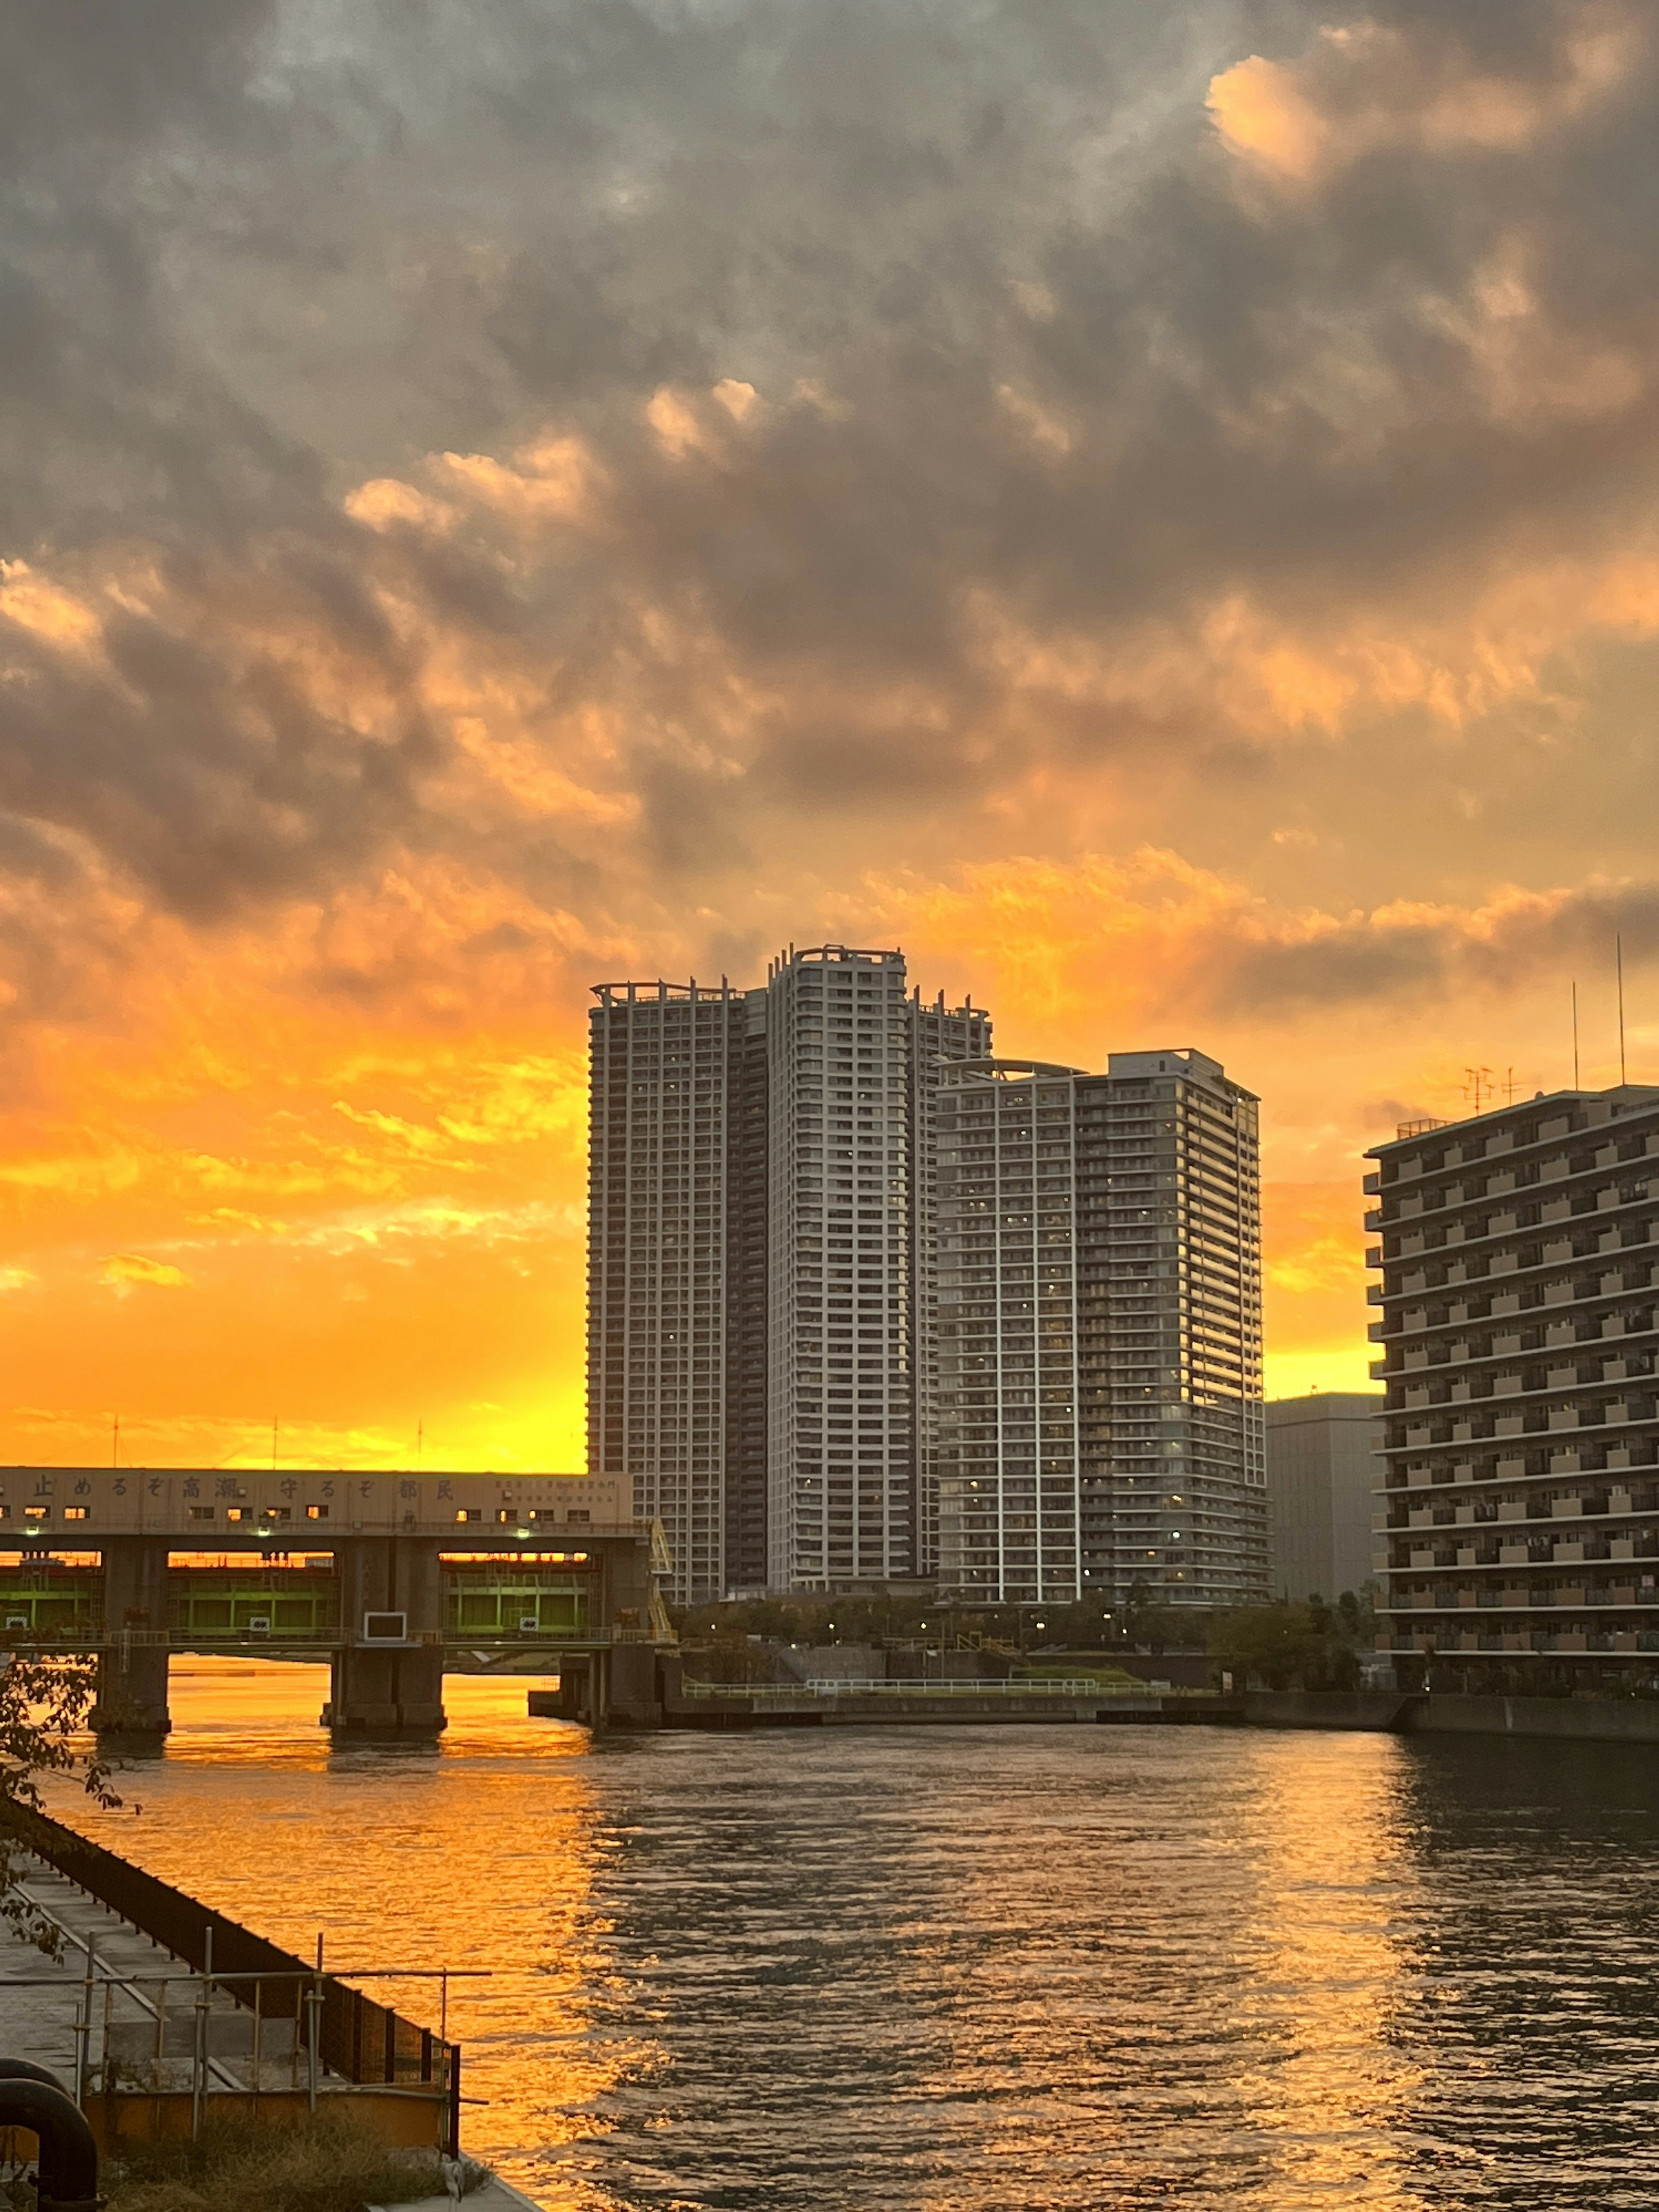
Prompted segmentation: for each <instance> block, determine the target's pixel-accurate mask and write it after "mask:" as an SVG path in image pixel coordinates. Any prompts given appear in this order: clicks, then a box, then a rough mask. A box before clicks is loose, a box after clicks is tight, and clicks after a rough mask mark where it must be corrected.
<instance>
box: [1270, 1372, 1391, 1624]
mask: <svg viewBox="0 0 1659 2212" xmlns="http://www.w3.org/2000/svg"><path fill="white" fill-rule="evenodd" d="M1382 1413H1383V1393H1382V1392H1381V1391H1380V1390H1331V1391H1323V1390H1321V1391H1316V1392H1315V1393H1314V1394H1313V1395H1312V1396H1310V1397H1307V1398H1276V1399H1273V1400H1270V1401H1269V1402H1268V1406H1267V1496H1268V1500H1269V1504H1270V1505H1271V1508H1272V1512H1273V1594H1274V1595H1275V1596H1276V1597H1282V1598H1289V1599H1290V1600H1291V1601H1292V1602H1293V1603H1299V1602H1300V1601H1302V1600H1303V1599H1304V1598H1308V1597H1313V1596H1316V1595H1317V1596H1319V1597H1323V1598H1334V1597H1339V1596H1340V1595H1341V1593H1342V1592H1343V1591H1344V1590H1357V1589H1358V1588H1359V1586H1360V1584H1361V1583H1363V1582H1364V1580H1365V1579H1366V1577H1368V1576H1369V1575H1370V1573H1371V1572H1372V1565H1371V1545H1372V1538H1371V1511H1372V1494H1371V1493H1372V1490H1373V1487H1374V1486H1375V1485H1376V1480H1377V1467H1378V1462H1377V1459H1376V1453H1377V1451H1378V1450H1379V1449H1380V1448H1381V1445H1382V1442H1383V1435H1382V1418H1381V1417H1382Z"/></svg>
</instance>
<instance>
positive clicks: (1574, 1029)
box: [1572, 975, 1578, 1091]
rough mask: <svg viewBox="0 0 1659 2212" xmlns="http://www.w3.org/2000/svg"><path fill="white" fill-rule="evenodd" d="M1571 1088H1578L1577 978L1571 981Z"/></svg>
mask: <svg viewBox="0 0 1659 2212" xmlns="http://www.w3.org/2000/svg"><path fill="white" fill-rule="evenodd" d="M1572 1087H1573V1089H1574V1090H1575V1091H1577V1088H1578V978H1577V976H1576V975H1575V976H1574V977H1573V979H1572Z"/></svg>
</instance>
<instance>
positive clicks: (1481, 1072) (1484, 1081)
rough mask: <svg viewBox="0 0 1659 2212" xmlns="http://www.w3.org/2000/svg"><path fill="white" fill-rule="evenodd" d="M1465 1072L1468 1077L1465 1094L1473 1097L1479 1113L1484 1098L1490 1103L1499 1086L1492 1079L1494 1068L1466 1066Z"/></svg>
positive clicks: (1476, 1110)
mask: <svg viewBox="0 0 1659 2212" xmlns="http://www.w3.org/2000/svg"><path fill="white" fill-rule="evenodd" d="M1463 1074H1464V1077H1465V1081H1464V1085H1463V1096H1464V1097H1466V1098H1471V1099H1473V1101H1474V1110H1475V1112H1476V1113H1477V1114H1478V1113H1480V1110H1481V1101H1482V1099H1483V1098H1484V1099H1486V1101H1487V1102H1488V1103H1490V1102H1491V1099H1492V1094H1493V1092H1494V1091H1496V1090H1497V1088H1498V1086H1497V1085H1496V1084H1495V1083H1494V1082H1493V1081H1492V1070H1491V1068H1489V1067H1466V1068H1465V1069H1464V1070H1463Z"/></svg>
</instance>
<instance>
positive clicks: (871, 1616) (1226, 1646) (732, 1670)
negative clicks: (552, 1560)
mask: <svg viewBox="0 0 1659 2212" xmlns="http://www.w3.org/2000/svg"><path fill="white" fill-rule="evenodd" d="M1374 1592H1375V1585H1374V1584H1372V1583H1366V1584H1365V1586H1364V1589H1361V1590H1360V1591H1359V1592H1358V1594H1357V1595H1356V1594H1355V1593H1354V1592H1353V1591H1352V1590H1345V1591H1344V1592H1343V1594H1342V1595H1341V1596H1340V1598H1339V1599H1338V1600H1337V1601H1336V1602H1335V1604H1334V1605H1328V1604H1327V1603H1325V1601H1323V1600H1322V1599H1321V1598H1317V1597H1315V1598H1310V1600H1309V1601H1307V1603H1306V1604H1303V1605H1287V1604H1283V1603H1280V1604H1274V1605H1249V1606H1240V1607H1236V1608H1234V1609H1232V1610H1231V1611H1227V1612H1222V1613H1212V1612H1208V1611H1206V1610H1205V1609H1203V1608H1201V1607H1196V1606H1170V1605H1164V1604H1161V1603H1159V1602H1158V1601H1156V1600H1155V1599H1154V1598H1153V1597H1152V1595H1151V1593H1150V1591H1148V1590H1147V1589H1145V1588H1144V1587H1138V1588H1136V1589H1133V1590H1132V1591H1131V1592H1130V1595H1129V1598H1128V1601H1127V1604H1126V1605H1124V1606H1123V1607H1121V1608H1119V1609H1117V1610H1115V1611H1114V1610H1113V1609H1112V1608H1111V1607H1108V1606H1106V1605H1104V1604H1103V1602H1102V1601H1101V1600H1099V1599H1097V1598H1091V1599H1085V1600H1083V1601H1080V1602H1079V1603H1078V1604H1075V1605H1060V1606H1055V1605H1047V1606H1038V1605H1021V1606H994V1605H977V1604H971V1603H965V1602H958V1601H949V1600H944V1601H942V1600H940V1599H939V1598H938V1597H937V1596H928V1597H908V1596H898V1595H878V1596H869V1597H799V1598H794V1597H781V1598H757V1599H750V1600H738V1601H729V1602H727V1603H725V1604H720V1605H702V1606H695V1607H689V1608H687V1609H686V1610H684V1611H683V1612H682V1613H679V1614H678V1615H677V1617H676V1626H677V1627H678V1631H679V1634H680V1638H681V1640H682V1643H683V1644H684V1648H685V1650H686V1654H687V1658H688V1662H690V1665H689V1670H690V1671H691V1672H693V1673H694V1674H696V1676H697V1677H699V1678H700V1679H702V1680H705V1681H711V1682H749V1681H765V1680H772V1679H774V1678H775V1677H776V1676H777V1674H779V1671H780V1662H779V1658H778V1654H779V1650H780V1647H783V1646H794V1647H796V1648H801V1647H805V1648H806V1649H808V1650H825V1649H828V1648H829V1647H833V1646H835V1645H837V1644H852V1645H859V1646H862V1647H864V1648H866V1649H867V1650H871V1651H872V1652H873V1651H881V1652H884V1653H886V1654H888V1655H893V1654H907V1653H914V1654H915V1655H916V1656H915V1662H914V1671H915V1673H916V1674H921V1673H922V1672H924V1659H925V1658H933V1657H937V1656H939V1655H940V1654H943V1653H945V1652H950V1653H955V1654H962V1653H969V1652H977V1653H978V1654H980V1656H981V1660H982V1661H983V1662H984V1671H985V1672H987V1673H998V1674H1006V1675H1018V1674H1026V1673H1029V1672H1030V1671H1031V1670H1032V1669H1033V1668H1039V1669H1040V1670H1041V1671H1042V1672H1044V1673H1047V1674H1056V1673H1059V1674H1079V1673H1085V1672H1090V1671H1095V1670H1099V1671H1102V1672H1103V1677H1104V1676H1105V1675H1108V1674H1113V1673H1115V1672H1116V1671H1118V1670H1119V1669H1121V1668H1123V1667H1124V1664H1125V1662H1139V1663H1131V1664H1130V1665H1129V1666H1128V1668H1127V1674H1125V1676H1124V1679H1126V1680H1127V1679H1128V1678H1129V1676H1132V1675H1134V1674H1139V1676H1140V1677H1141V1678H1142V1679H1145V1677H1146V1674H1147V1673H1148V1671H1149V1670H1148V1668H1147V1667H1146V1664H1145V1662H1146V1661H1148V1660H1151V1661H1154V1662H1158V1661H1163V1660H1165V1659H1173V1658H1179V1659H1182V1660H1184V1661H1185V1662H1187V1667H1186V1668H1185V1669H1183V1671H1182V1674H1181V1679H1182V1680H1183V1681H1187V1682H1191V1681H1192V1680H1194V1679H1195V1678H1196V1679H1199V1680H1202V1678H1203V1677H1204V1676H1205V1675H1206V1674H1207V1675H1208V1676H1209V1677H1211V1678H1212V1679H1213V1680H1217V1681H1219V1680H1220V1678H1221V1677H1222V1676H1223V1675H1224V1674H1229V1675H1231V1676H1232V1677H1233V1679H1234V1681H1235V1683H1236V1686H1237V1687H1238V1688H1240V1689H1243V1688H1246V1687H1247V1686H1249V1685H1250V1684H1251V1683H1253V1682H1254V1683H1255V1684H1258V1685H1260V1686H1262V1687H1265V1688H1268V1689H1306V1690H1346V1689H1354V1688H1357V1687H1358V1686H1359V1684H1360V1682H1361V1680H1363V1668H1364V1661H1365V1660H1366V1659H1367V1658H1368V1657H1369V1656H1370V1654H1371V1653H1372V1651H1373V1650H1374V1649H1375V1644H1376V1615H1375V1613H1374V1611H1373V1609H1372V1599H1373V1595H1374ZM1073 1662H1083V1663H1081V1664H1079V1663H1073ZM908 1663H909V1662H906V1661H903V1660H902V1661H901V1666H900V1671H901V1672H902V1671H904V1670H905V1668H906V1666H907V1665H908ZM1194 1670H1195V1672H1194ZM887 1671H888V1673H889V1674H892V1673H893V1672H894V1669H893V1668H892V1666H891V1665H890V1666H889V1667H888V1669H887Z"/></svg>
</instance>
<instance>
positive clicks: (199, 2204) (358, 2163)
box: [31, 2112, 444, 2212]
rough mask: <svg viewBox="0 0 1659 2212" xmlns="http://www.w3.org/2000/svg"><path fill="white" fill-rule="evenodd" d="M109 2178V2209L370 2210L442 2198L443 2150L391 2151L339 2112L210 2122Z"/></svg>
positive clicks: (126, 2161)
mask: <svg viewBox="0 0 1659 2212" xmlns="http://www.w3.org/2000/svg"><path fill="white" fill-rule="evenodd" d="M102 2180H103V2187H104V2191H105V2193H106V2201H107V2206H108V2212H364V2208H365V2207H366V2206H368V2205H371V2204H408V2203H413V2202H415V2201H416V2200H417V2199H418V2198H421V2197H441V2196H442V2195H443V2194H444V2179H443V2174H442V2172H441V2167H440V2164H439V2159H438V2154H437V2153H436V2151H410V2150H388V2149H387V2148H386V2146H385V2145H384V2144H383V2143H380V2142H375V2141H374V2138H373V2136H369V2135H368V2134H366V2133H365V2132H364V2130H362V2127H360V2126H358V2125H356V2124H354V2123H353V2122H352V2121H351V2120H350V2119H349V2118H346V2117H345V2116H343V2115H342V2114H337V2113H333V2112H319V2114H318V2115H317V2117H316V2118H314V2119H309V2118H308V2119H307V2120H305V2121H303V2122H301V2123H300V2124H297V2125H293V2126H280V2127H279V2126H272V2125H270V2124H269V2123H265V2122H254V2121H251V2120H236V2119H221V2118H210V2119H209V2121H208V2123H207V2124H206V2125H205V2126H204V2128H203V2130H202V2133H201V2136H200V2138H199V2139H198V2140H197V2141H196V2142H191V2140H190V2138H189V2137H188V2136H168V2137H166V2138H164V2139H163V2140H161V2141H160V2142H153V2143H140V2144H135V2145H133V2146H132V2147H131V2148H129V2149H127V2150H125V2152H124V2154H123V2155H122V2156H121V2157H120V2158H119V2159H115V2158H112V2159H109V2160H106V2164H105V2168H104V2173H103V2177H102ZM31 2194H32V2192H31Z"/></svg>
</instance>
